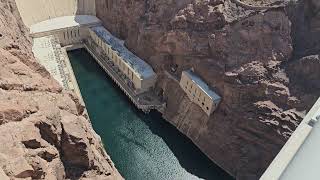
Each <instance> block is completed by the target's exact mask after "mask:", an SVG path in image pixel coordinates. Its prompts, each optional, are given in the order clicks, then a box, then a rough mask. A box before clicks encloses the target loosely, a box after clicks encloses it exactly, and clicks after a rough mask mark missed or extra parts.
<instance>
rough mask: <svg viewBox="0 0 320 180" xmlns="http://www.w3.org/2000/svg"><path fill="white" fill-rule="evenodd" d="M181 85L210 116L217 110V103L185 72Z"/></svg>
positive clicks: (191, 98)
mask: <svg viewBox="0 0 320 180" xmlns="http://www.w3.org/2000/svg"><path fill="white" fill-rule="evenodd" d="M180 87H181V88H182V89H183V90H184V92H186V94H187V95H188V97H189V99H190V100H191V101H192V102H194V103H196V104H197V105H199V106H200V107H201V109H202V110H203V111H204V112H205V113H206V114H207V115H208V116H210V114H211V113H212V112H213V111H214V110H215V108H216V104H215V103H214V100H213V99H211V97H209V96H208V95H207V94H206V93H205V92H204V91H203V90H202V89H201V88H200V87H199V86H198V85H197V84H196V83H195V82H193V81H192V79H191V78H190V77H189V76H188V75H187V74H186V73H185V72H182V74H181V80H180Z"/></svg>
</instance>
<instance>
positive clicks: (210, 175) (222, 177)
mask: <svg viewBox="0 0 320 180" xmlns="http://www.w3.org/2000/svg"><path fill="white" fill-rule="evenodd" d="M68 55H69V58H70V61H71V64H72V67H73V70H74V73H75V75H76V78H77V81H78V84H79V86H80V90H81V93H82V96H83V99H84V101H85V104H86V106H87V109H88V112H89V116H90V119H91V121H92V125H93V128H94V129H95V131H96V132H97V133H98V134H99V135H100V136H101V138H102V141H103V143H104V145H105V148H106V150H107V152H108V154H109V155H110V156H111V158H112V160H113V162H114V163H115V165H116V167H117V169H118V170H119V172H120V173H121V174H122V176H123V177H124V178H126V179H128V180H189V179H190V180H192V179H210V180H228V179H232V178H231V177H230V176H229V175H228V174H227V173H226V172H224V171H223V170H222V169H220V168H219V167H218V166H216V165H215V164H214V163H213V162H212V161H210V160H209V159H208V158H207V157H206V156H205V155H204V154H203V153H202V152H201V151H200V150H199V149H198V148H197V147H196V146H195V145H194V144H193V143H192V142H191V141H190V140H189V139H188V138H187V137H186V136H184V135H183V134H182V133H180V132H179V131H178V130H177V129H176V128H175V127H173V126H172V125H171V124H169V123H168V122H166V121H165V120H164V119H162V117H161V114H159V113H157V112H151V113H149V114H144V113H142V112H141V111H139V110H137V109H136V107H135V106H134V105H133V104H132V103H131V102H130V100H129V99H128V98H127V97H126V96H125V95H124V94H123V93H122V92H121V90H120V89H119V88H118V87H117V86H116V85H115V84H114V83H113V82H112V80H111V79H110V78H109V77H108V75H107V74H106V73H105V72H104V71H103V70H102V68H100V66H99V65H98V64H97V63H96V62H95V60H94V59H93V58H92V57H91V55H90V54H89V53H88V52H87V51H86V50H84V49H80V50H75V51H71V52H69V53H68Z"/></svg>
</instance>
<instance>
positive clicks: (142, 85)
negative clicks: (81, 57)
mask: <svg viewBox="0 0 320 180" xmlns="http://www.w3.org/2000/svg"><path fill="white" fill-rule="evenodd" d="M89 33H90V37H91V39H92V40H93V41H94V42H95V43H96V44H97V45H98V46H99V47H100V48H101V50H102V51H103V52H104V53H105V54H106V55H107V56H108V57H109V58H110V59H111V60H112V61H113V63H114V65H116V66H117V68H118V69H120V70H121V72H122V73H123V74H124V75H125V76H126V77H127V78H128V79H130V81H131V82H132V84H133V85H134V88H135V92H136V93H142V92H145V91H148V90H149V89H150V88H151V87H153V85H154V84H155V81H156V78H155V77H156V76H155V74H154V76H150V77H149V78H142V76H141V75H140V74H139V73H138V72H137V71H136V70H135V69H134V68H133V67H131V65H130V64H129V63H128V62H127V61H125V60H124V59H123V57H120V55H119V52H118V51H117V49H116V47H112V44H108V43H107V41H106V40H104V39H103V38H102V37H100V36H99V35H98V34H97V33H96V32H95V31H93V30H91V29H90V30H89Z"/></svg>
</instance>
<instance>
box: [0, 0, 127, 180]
mask: <svg viewBox="0 0 320 180" xmlns="http://www.w3.org/2000/svg"><path fill="white" fill-rule="evenodd" d="M0 9H1V11H0V21H1V23H0V134H1V137H0V141H1V147H0V179H4V180H6V179H17V178H21V179H31V178H32V179H58V180H60V179H122V178H121V176H120V174H119V173H118V172H117V170H116V168H115V167H114V165H113V163H112V161H111V159H110V157H109V156H108V155H107V154H106V152H105V150H104V149H103V146H102V144H101V141H100V138H99V136H98V135H96V134H95V132H94V131H93V129H92V127H91V124H90V122H89V120H88V117H87V115H86V114H85V113H84V112H85V110H84V106H83V105H82V104H81V103H79V100H78V99H77V98H76V96H75V95H74V94H72V93H71V92H65V91H63V90H62V88H61V87H60V85H58V83H57V82H56V81H55V80H53V78H51V77H50V75H49V73H48V72H47V71H46V70H45V69H44V68H43V67H42V66H41V65H40V64H39V63H37V62H36V60H35V59H34V57H33V55H32V52H31V42H30V39H29V38H28V35H27V32H28V30H27V29H26V28H25V27H24V25H23V23H22V21H21V18H20V17H19V13H18V11H17V8H16V6H15V3H14V1H13V0H4V1H1V2H0Z"/></svg>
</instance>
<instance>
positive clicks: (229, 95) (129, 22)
mask: <svg viewBox="0 0 320 180" xmlns="http://www.w3.org/2000/svg"><path fill="white" fill-rule="evenodd" d="M314 4H315V5H314ZM316 5H317V1H312V0H310V1H305V2H304V1H298V2H296V3H294V2H290V3H287V4H285V3H284V1H276V0H261V1H251V0H246V1H241V2H240V3H239V1H237V0H171V1H168V0H149V1H142V0H118V1H111V0H96V8H97V16H98V17H99V18H100V19H101V20H102V21H103V22H104V25H105V27H106V28H107V29H109V30H110V31H111V32H113V33H114V34H116V35H117V36H119V37H120V38H122V39H124V40H125V44H126V45H127V46H128V48H129V49H130V50H132V51H133V52H135V53H136V54H137V55H138V56H140V57H141V58H142V59H144V60H145V61H147V62H148V63H150V65H152V67H153V68H154V69H155V71H156V72H157V74H158V83H157V91H158V92H163V98H164V99H165V100H166V102H167V108H166V110H165V112H164V113H163V116H164V117H165V118H166V120H168V121H169V122H171V123H172V124H173V125H174V126H176V127H177V128H178V129H179V130H180V131H181V132H183V133H184V134H186V135H187V136H188V137H189V138H190V139H192V140H193V142H194V143H195V144H197V145H198V146H199V147H200V149H201V150H202V151H203V152H205V153H206V154H207V155H208V156H209V157H210V158H211V159H212V160H213V161H215V162H216V163H217V164H219V165H220V166H221V167H223V168H224V169H225V170H227V171H228V172H229V173H231V174H232V175H234V176H235V177H237V178H238V179H258V177H259V176H260V175H261V174H262V173H263V171H264V170H265V168H266V167H267V166H268V164H269V163H270V162H271V160H272V159H273V157H274V156H275V155H276V154H277V153H278V151H279V150H280V148H281V147H282V145H283V144H284V143H285V141H286V139H287V138H288V137H290V135H291V133H292V132H293V131H294V130H295V128H296V127H297V126H298V124H299V123H300V121H301V120H302V118H303V116H304V114H305V112H306V111H308V110H309V108H310V107H311V106H312V104H313V103H314V102H315V100H316V98H317V97H318V96H319V95H320V93H319V92H320V91H319V87H318V86H317V85H316V84H319V83H320V82H319V78H315V77H316V76H317V75H316V72H314V71H318V72H319V66H318V64H319V63H318V59H319V58H318V56H317V54H319V52H320V51H319V48H318V49H317V48H312V51H307V49H306V48H303V47H307V46H301V45H300V42H301V41H302V40H303V39H304V38H306V36H308V37H309V36H310V37H309V39H308V41H306V42H303V43H305V44H309V43H308V42H311V41H312V42H315V41H316V40H314V38H312V37H315V34H313V36H311V35H312V34H310V33H307V34H309V35H306V34H305V33H303V32H316V33H317V32H318V30H319V29H317V27H318V26H317V24H319V18H318V16H319V14H318V12H319V11H316V8H315V7H317V6H316ZM310 10H312V11H310ZM310 12H314V13H310ZM304 24H309V25H310V26H304ZM304 27H310V28H309V29H305V28H304ZM318 33H319V32H318ZM318 37H319V36H318ZM299 40H301V41H299ZM319 42H320V41H317V42H315V43H314V46H309V47H315V46H317V47H318V46H319ZM300 52H303V53H302V55H299V56H298V54H301V53H300ZM310 55H315V56H311V57H309V56H310ZM304 56H308V57H304ZM303 66H306V68H304V67H303ZM172 67H174V68H172ZM189 68H194V70H195V73H197V74H198V75H199V76H200V77H201V78H202V79H204V80H205V81H206V82H207V83H208V84H209V85H210V86H211V87H212V88H213V89H214V90H215V91H216V92H217V93H218V94H219V95H220V96H221V97H222V102H221V104H220V106H219V108H218V109H217V111H216V112H214V114H213V115H211V116H210V117H208V116H206V115H205V114H204V113H203V112H202V110H201V108H200V107H198V106H197V105H195V104H193V103H191V102H190V100H189V99H188V98H187V96H186V94H184V92H183V91H182V90H181V89H180V87H179V84H178V83H177V82H176V81H174V80H172V78H169V77H168V76H167V75H166V73H165V71H167V72H169V73H171V74H172V75H173V76H175V77H177V79H180V75H181V72H182V71H183V70H186V69H189ZM172 69H174V70H172ZM302 77H305V78H302ZM302 79H304V80H302ZM306 85H308V86H306ZM308 87H312V90H310V88H308Z"/></svg>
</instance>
